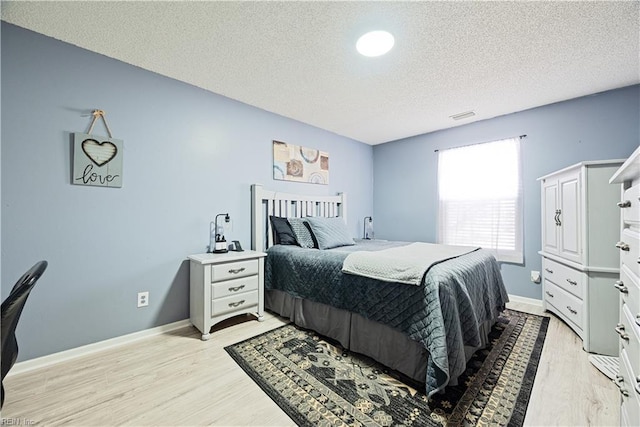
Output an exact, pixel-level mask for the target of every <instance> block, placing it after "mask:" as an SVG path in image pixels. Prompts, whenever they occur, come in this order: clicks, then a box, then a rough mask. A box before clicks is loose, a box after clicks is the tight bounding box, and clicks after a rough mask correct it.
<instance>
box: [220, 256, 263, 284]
mask: <svg viewBox="0 0 640 427" xmlns="http://www.w3.org/2000/svg"><path fill="white" fill-rule="evenodd" d="M254 274H258V260H257V259H252V260H247V261H237V262H228V263H224V264H213V265H212V266H211V281H212V282H220V281H222V280H229V279H236V278H238V277H246V276H253V275H254Z"/></svg>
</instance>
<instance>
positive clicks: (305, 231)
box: [287, 218, 316, 248]
mask: <svg viewBox="0 0 640 427" xmlns="http://www.w3.org/2000/svg"><path fill="white" fill-rule="evenodd" d="M307 219H309V218H287V220H288V221H289V225H291V229H292V230H293V234H294V235H295V236H296V240H297V241H298V244H299V245H300V246H302V247H303V248H315V247H316V245H315V244H314V241H313V236H312V235H311V229H310V228H309V227H308V226H307V224H306V222H307Z"/></svg>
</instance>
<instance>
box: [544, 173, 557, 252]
mask: <svg viewBox="0 0 640 427" xmlns="http://www.w3.org/2000/svg"><path fill="white" fill-rule="evenodd" d="M558 197H559V195H558V181H556V180H545V181H544V182H543V183H542V249H543V251H545V252H549V253H553V254H557V253H558V250H559V244H558V243H559V242H558V237H559V231H558V230H559V226H558V221H557V215H558V214H557V209H558V207H557V206H558Z"/></svg>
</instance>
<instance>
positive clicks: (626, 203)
mask: <svg viewBox="0 0 640 427" xmlns="http://www.w3.org/2000/svg"><path fill="white" fill-rule="evenodd" d="M630 206H631V200H625V201H623V202H618V207H619V208H628V207H630Z"/></svg>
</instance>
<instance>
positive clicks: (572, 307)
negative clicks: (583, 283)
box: [544, 280, 584, 330]
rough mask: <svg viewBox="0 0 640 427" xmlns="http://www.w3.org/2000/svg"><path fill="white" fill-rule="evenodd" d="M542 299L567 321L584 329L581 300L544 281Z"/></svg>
mask: <svg viewBox="0 0 640 427" xmlns="http://www.w3.org/2000/svg"><path fill="white" fill-rule="evenodd" d="M544 290H545V295H544V299H545V301H546V302H547V303H548V304H551V305H552V306H553V307H554V308H555V309H556V310H557V311H559V312H560V313H561V314H562V315H564V316H565V317H566V318H567V319H569V320H570V321H571V322H572V323H574V324H575V325H576V326H577V327H578V328H580V329H581V330H583V329H584V326H583V323H582V311H583V310H582V300H581V299H578V298H576V297H575V296H574V295H571V294H570V293H569V292H567V291H565V290H564V289H562V288H560V287H559V286H556V285H554V284H553V283H551V282H549V281H547V280H545V282H544Z"/></svg>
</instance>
